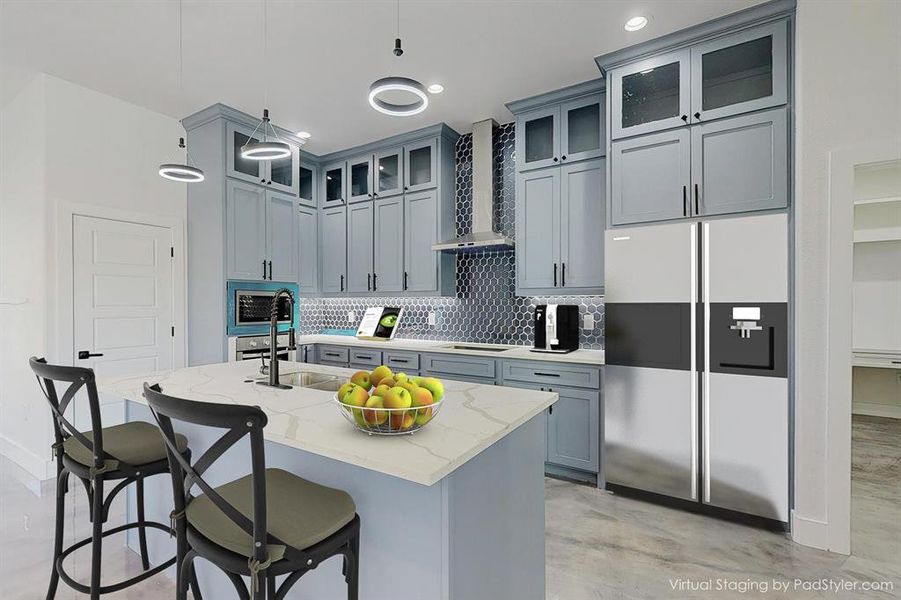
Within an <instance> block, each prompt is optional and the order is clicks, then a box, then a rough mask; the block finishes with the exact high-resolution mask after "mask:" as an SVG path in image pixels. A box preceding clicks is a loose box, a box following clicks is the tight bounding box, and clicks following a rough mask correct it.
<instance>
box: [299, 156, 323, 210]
mask: <svg viewBox="0 0 901 600" xmlns="http://www.w3.org/2000/svg"><path fill="white" fill-rule="evenodd" d="M318 187H319V167H317V166H315V165H312V164H306V163H304V160H303V157H301V159H300V166H299V167H298V169H297V195H298V196H299V197H300V203H301V204H305V205H307V206H316V203H317V201H318V200H319V196H318Z"/></svg>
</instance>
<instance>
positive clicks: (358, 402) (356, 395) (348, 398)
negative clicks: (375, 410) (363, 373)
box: [341, 385, 369, 406]
mask: <svg viewBox="0 0 901 600" xmlns="http://www.w3.org/2000/svg"><path fill="white" fill-rule="evenodd" d="M367 400H369V392H367V391H366V390H364V389H363V388H361V387H360V386H357V385H355V386H353V387H352V388H351V389H350V390H348V391H347V393H345V394H344V396H342V397H341V402H343V403H344V404H347V405H349V406H364V405H365V404H366V401H367Z"/></svg>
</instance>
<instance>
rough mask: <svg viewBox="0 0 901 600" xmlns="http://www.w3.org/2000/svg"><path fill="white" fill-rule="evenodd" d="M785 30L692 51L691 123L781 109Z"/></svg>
mask: <svg viewBox="0 0 901 600" xmlns="http://www.w3.org/2000/svg"><path fill="white" fill-rule="evenodd" d="M787 27H788V24H787V23H786V22H785V21H780V22H778V23H771V24H769V25H763V26H760V27H755V28H753V29H749V30H747V31H741V32H738V33H735V34H733V35H727V36H724V37H721V38H717V39H715V40H711V41H709V42H706V43H704V44H700V45H698V46H695V47H694V48H692V50H691V78H692V79H691V99H692V107H691V115H692V117H693V122H697V121H701V122H703V121H710V120H712V119H718V118H720V117H726V116H729V115H734V114H739V113H745V112H750V111H754V110H760V109H762V108H769V107H771V106H778V105H781V104H785V102H786V99H787V88H788V72H787V71H788V55H787V52H786V43H787Z"/></svg>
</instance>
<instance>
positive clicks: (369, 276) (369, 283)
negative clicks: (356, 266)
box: [366, 273, 372, 292]
mask: <svg viewBox="0 0 901 600" xmlns="http://www.w3.org/2000/svg"><path fill="white" fill-rule="evenodd" d="M366 291H367V292H371V291H372V273H366Z"/></svg>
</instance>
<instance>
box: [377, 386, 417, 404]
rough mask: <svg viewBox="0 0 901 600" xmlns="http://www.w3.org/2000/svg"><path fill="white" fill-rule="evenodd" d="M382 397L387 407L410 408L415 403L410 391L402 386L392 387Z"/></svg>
mask: <svg viewBox="0 0 901 600" xmlns="http://www.w3.org/2000/svg"><path fill="white" fill-rule="evenodd" d="M382 398H384V401H385V408H410V405H411V404H412V403H413V397H412V396H411V395H410V392H409V391H407V390H406V389H404V388H402V387H400V386H395V387H393V388H391V389H390V390H388V393H387V394H385V395H384V396H382Z"/></svg>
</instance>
